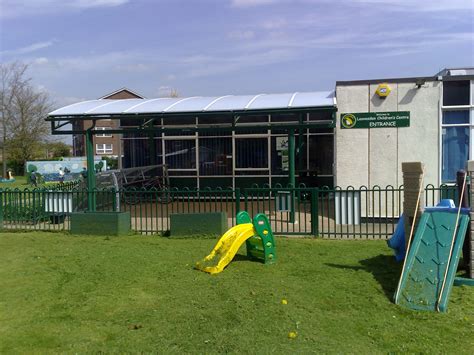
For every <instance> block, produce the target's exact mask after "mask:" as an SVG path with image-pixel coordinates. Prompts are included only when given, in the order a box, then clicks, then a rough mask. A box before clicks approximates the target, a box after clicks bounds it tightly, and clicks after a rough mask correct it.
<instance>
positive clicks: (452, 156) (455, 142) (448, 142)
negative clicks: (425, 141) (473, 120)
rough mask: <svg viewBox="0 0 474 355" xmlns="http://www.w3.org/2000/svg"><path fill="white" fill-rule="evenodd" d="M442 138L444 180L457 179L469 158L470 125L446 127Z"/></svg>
mask: <svg viewBox="0 0 474 355" xmlns="http://www.w3.org/2000/svg"><path fill="white" fill-rule="evenodd" d="M442 139H443V142H442V144H443V157H442V181H443V182H449V181H455V180H456V172H457V171H458V170H460V169H464V167H465V165H466V161H467V160H468V158H469V127H444V128H443V138H442Z"/></svg>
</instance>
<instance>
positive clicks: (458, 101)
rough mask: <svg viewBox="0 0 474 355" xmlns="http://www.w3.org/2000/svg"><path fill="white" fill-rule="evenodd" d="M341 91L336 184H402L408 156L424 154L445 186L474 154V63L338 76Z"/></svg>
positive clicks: (430, 180) (433, 178)
mask: <svg viewBox="0 0 474 355" xmlns="http://www.w3.org/2000/svg"><path fill="white" fill-rule="evenodd" d="M336 98H337V109H338V115H337V117H338V120H337V122H336V128H335V138H336V139H335V154H334V155H335V163H334V176H335V181H334V183H335V185H338V186H341V187H346V186H349V185H352V186H355V187H359V186H361V185H365V186H374V185H379V186H382V187H384V186H386V185H393V186H399V185H401V184H402V183H403V182H402V176H401V163H402V162H404V161H422V162H424V163H425V165H426V173H425V184H433V185H435V186H437V185H438V184H440V183H450V182H454V180H455V176H456V171H457V170H459V169H463V168H465V162H466V161H467V160H468V159H474V142H473V138H472V137H474V134H472V133H473V132H474V131H473V128H474V68H463V69H445V70H443V71H441V72H440V73H438V74H436V75H435V76H432V77H417V78H398V79H381V80H358V81H338V82H337V83H336ZM379 113H383V114H382V115H380V114H379ZM346 114H352V115H346ZM343 119H345V121H344V122H343ZM343 123H344V124H343ZM406 125H408V127H406ZM366 127H373V128H366Z"/></svg>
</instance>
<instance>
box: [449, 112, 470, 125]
mask: <svg viewBox="0 0 474 355" xmlns="http://www.w3.org/2000/svg"><path fill="white" fill-rule="evenodd" d="M443 123H444V124H463V123H469V111H444V112H443Z"/></svg>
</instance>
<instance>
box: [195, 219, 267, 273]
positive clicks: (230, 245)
mask: <svg viewBox="0 0 474 355" xmlns="http://www.w3.org/2000/svg"><path fill="white" fill-rule="evenodd" d="M244 242H246V246H247V256H249V257H251V258H254V259H260V260H262V261H263V262H264V263H265V264H272V263H274V262H275V261H276V255H275V241H274V238H273V233H272V230H271V228H270V223H269V221H268V218H267V216H265V215H264V214H258V215H256V216H255V217H254V219H253V221H252V220H251V219H250V216H249V215H248V213H247V212H245V211H242V212H239V213H238V214H237V225H236V226H234V227H232V228H231V229H229V230H228V231H227V232H226V233H224V235H223V236H222V237H221V238H220V239H219V241H218V242H217V244H216V246H215V247H214V249H212V251H211V253H210V254H209V255H208V256H206V257H205V258H204V259H203V260H202V261H200V262H198V263H196V269H199V270H202V271H205V272H208V273H210V274H217V273H219V272H221V271H223V270H224V268H225V267H226V266H227V265H228V264H229V263H230V262H231V261H232V259H233V258H234V256H235V254H237V251H238V250H239V248H240V247H241V245H242V244H243V243H244Z"/></svg>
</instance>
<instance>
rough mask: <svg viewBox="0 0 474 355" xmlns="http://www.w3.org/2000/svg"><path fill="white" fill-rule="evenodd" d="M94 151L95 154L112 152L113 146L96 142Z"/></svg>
mask: <svg viewBox="0 0 474 355" xmlns="http://www.w3.org/2000/svg"><path fill="white" fill-rule="evenodd" d="M95 151H96V154H112V152H113V146H112V144H96V145H95Z"/></svg>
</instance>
